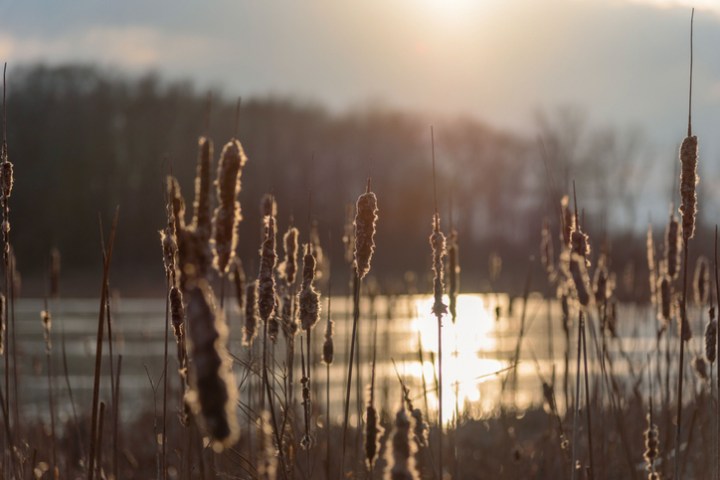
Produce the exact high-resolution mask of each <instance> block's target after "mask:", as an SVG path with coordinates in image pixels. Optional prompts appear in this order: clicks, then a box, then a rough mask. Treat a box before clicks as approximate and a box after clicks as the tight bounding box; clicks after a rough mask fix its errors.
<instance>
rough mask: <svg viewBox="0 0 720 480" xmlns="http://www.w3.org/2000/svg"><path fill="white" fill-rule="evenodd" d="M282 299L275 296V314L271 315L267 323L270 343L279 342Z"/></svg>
mask: <svg viewBox="0 0 720 480" xmlns="http://www.w3.org/2000/svg"><path fill="white" fill-rule="evenodd" d="M281 320H282V319H281V318H280V298H279V297H278V295H277V294H276V295H275V302H274V306H273V313H272V315H270V318H268V322H267V334H268V338H270V341H271V342H273V343H275V342H277V338H278V333H280V322H281Z"/></svg>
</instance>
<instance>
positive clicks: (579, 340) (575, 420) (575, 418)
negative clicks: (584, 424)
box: [570, 311, 584, 480]
mask: <svg viewBox="0 0 720 480" xmlns="http://www.w3.org/2000/svg"><path fill="white" fill-rule="evenodd" d="M579 317H580V318H579V324H580V325H583V322H584V320H583V314H582V311H580V313H579ZM581 348H582V330H581V329H580V327H579V326H578V338H577V363H576V365H575V411H574V413H573V440H572V459H571V462H570V469H571V470H570V478H571V480H575V478H576V472H577V469H576V468H575V461H576V459H577V444H578V428H579V427H580V425H579V422H578V418H579V416H580V356H581V354H582V350H581Z"/></svg>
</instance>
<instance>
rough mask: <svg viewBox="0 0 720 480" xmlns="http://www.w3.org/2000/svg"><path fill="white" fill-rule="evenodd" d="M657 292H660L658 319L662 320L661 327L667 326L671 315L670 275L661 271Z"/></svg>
mask: <svg viewBox="0 0 720 480" xmlns="http://www.w3.org/2000/svg"><path fill="white" fill-rule="evenodd" d="M658 292H659V294H660V311H659V312H658V314H659V315H658V319H659V320H660V321H661V322H662V324H663V328H667V326H668V325H669V324H670V317H671V315H672V307H671V305H672V289H671V284H670V276H669V275H668V274H667V273H665V272H662V273H661V275H660V278H658Z"/></svg>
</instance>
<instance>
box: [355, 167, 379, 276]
mask: <svg viewBox="0 0 720 480" xmlns="http://www.w3.org/2000/svg"><path fill="white" fill-rule="evenodd" d="M377 212H378V208H377V197H376V196H375V194H374V193H373V192H371V191H370V180H368V186H367V190H366V191H365V193H363V194H362V195H360V196H359V197H358V200H357V206H356V214H355V272H356V273H357V276H358V278H361V279H362V278H364V277H365V275H367V273H368V272H369V271H370V260H371V259H372V255H373V253H374V252H375V225H376V223H377V219H378V215H377Z"/></svg>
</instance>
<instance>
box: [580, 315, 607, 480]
mask: <svg viewBox="0 0 720 480" xmlns="http://www.w3.org/2000/svg"><path fill="white" fill-rule="evenodd" d="M580 332H581V334H582V350H583V368H584V370H585V404H586V405H585V414H586V415H587V428H588V451H589V454H590V470H589V472H588V476H589V479H590V480H593V478H594V476H595V462H594V461H593V443H592V421H591V416H590V410H591V408H590V385H589V380H588V366H587V338H586V336H585V317H584V315H583V313H582V311H581V312H580ZM603 337H604V334H603ZM603 348H604V347H603Z"/></svg>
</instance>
